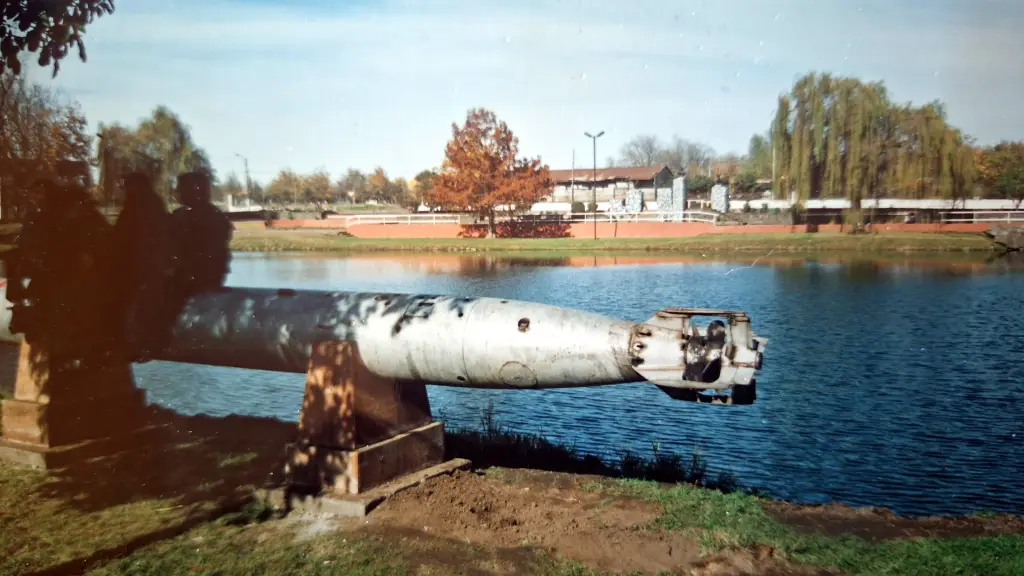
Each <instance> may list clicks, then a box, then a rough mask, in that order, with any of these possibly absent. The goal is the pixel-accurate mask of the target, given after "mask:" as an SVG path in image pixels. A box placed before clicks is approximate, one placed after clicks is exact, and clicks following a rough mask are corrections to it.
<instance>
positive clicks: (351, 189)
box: [335, 168, 369, 202]
mask: <svg viewBox="0 0 1024 576" xmlns="http://www.w3.org/2000/svg"><path fill="white" fill-rule="evenodd" d="M335 188H336V189H337V190H338V194H340V195H341V196H342V197H344V198H347V199H349V200H351V201H353V202H365V201H366V200H367V190H368V188H369V184H368V183H367V179H366V175H365V174H363V173H362V172H360V171H359V170H356V169H354V168H349V170H348V172H345V175H344V176H342V178H341V179H340V180H338V182H337V183H336V184H335Z"/></svg>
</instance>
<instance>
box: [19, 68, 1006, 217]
mask: <svg viewBox="0 0 1024 576" xmlns="http://www.w3.org/2000/svg"><path fill="white" fill-rule="evenodd" d="M0 114H2V117H3V119H4V121H3V122H2V123H0V166H2V167H3V173H2V178H0V186H2V187H3V193H4V195H5V198H4V202H5V206H9V204H8V202H9V197H10V194H11V191H12V190H17V189H18V188H20V187H23V186H25V185H27V183H28V182H29V181H30V180H31V179H34V178H37V177H39V176H42V175H47V174H56V173H59V172H60V171H61V169H62V166H63V164H67V163H68V162H69V161H70V162H71V163H75V162H77V163H79V164H81V165H86V166H88V167H89V168H90V169H91V171H90V173H88V174H85V175H84V177H85V179H86V180H88V186H89V188H90V189H91V190H92V191H93V192H94V194H95V195H96V196H97V198H98V199H99V200H100V201H101V203H102V204H104V205H110V204H113V203H114V201H115V199H116V198H117V183H118V179H119V178H120V176H121V175H122V174H125V173H127V172H132V171H136V172H143V173H145V174H147V175H149V176H150V178H151V180H152V182H153V183H154V187H155V189H156V191H157V193H158V194H160V195H161V197H163V198H164V199H165V201H167V202H168V203H174V198H173V186H174V181H175V178H176V176H177V174H179V173H182V172H187V171H194V170H202V171H207V172H208V173H209V174H210V176H211V180H212V182H213V183H214V194H215V199H222V198H223V196H224V195H226V194H231V195H232V196H234V197H244V196H246V195H248V196H249V197H250V198H251V199H252V201H253V202H255V203H262V204H283V205H295V204H308V203H321V202H327V203H341V202H356V203H361V202H367V201H371V200H372V201H377V202H380V203H387V204H400V205H403V206H406V207H410V208H413V207H416V206H418V205H419V204H420V203H422V202H427V201H431V200H432V201H433V203H434V204H435V205H438V206H440V205H452V200H453V199H455V198H458V199H460V201H462V200H466V199H467V198H476V200H477V202H478V203H479V200H480V198H483V197H489V195H493V194H498V195H500V196H502V197H504V198H506V199H509V198H511V199H516V200H518V201H519V202H520V203H521V202H523V201H525V199H526V198H527V197H528V196H530V195H532V194H533V192H530V193H529V194H526V193H525V192H523V190H525V189H528V188H531V187H533V186H534V184H536V182H537V181H540V180H542V178H541V179H540V180H537V179H536V178H535V179H533V180H531V178H533V177H532V176H531V177H530V178H526V177H524V176H523V175H524V174H527V173H528V172H529V170H533V171H534V172H537V171H540V170H541V169H542V168H543V170H546V169H547V166H545V165H543V164H542V163H540V161H539V159H538V160H536V162H535V163H534V164H530V165H531V166H533V168H530V169H529V170H528V169H527V167H526V164H523V162H527V164H529V162H534V161H527V160H523V159H521V158H519V157H518V156H517V155H516V154H517V153H518V140H517V139H516V137H515V135H514V134H513V133H512V131H511V130H510V129H509V128H508V126H507V125H505V124H504V123H502V122H500V121H499V120H498V119H497V118H496V117H495V115H494V113H493V112H491V111H488V110H485V109H482V108H479V109H474V110H471V111H470V113H469V114H468V115H467V119H466V124H464V125H463V126H461V127H458V126H455V125H453V130H454V131H453V141H452V142H457V143H459V144H458V146H457V147H456V148H454V149H453V148H451V146H452V145H453V144H452V143H449V147H448V148H447V149H446V151H445V162H446V163H447V164H446V166H448V168H445V167H444V166H442V167H441V168H440V169H431V170H423V171H421V172H420V173H419V174H417V175H416V177H415V178H413V179H410V180H406V179H404V178H401V177H391V176H389V175H388V173H387V172H386V171H385V170H384V169H383V168H381V167H378V168H376V169H375V170H373V171H372V172H366V173H364V172H361V171H359V170H355V169H349V170H347V171H346V172H344V173H341V174H337V175H336V176H334V177H332V175H331V174H330V173H329V172H328V171H327V170H326V169H324V168H320V169H317V170H314V171H313V172H312V173H309V174H299V173H297V172H295V171H293V170H290V169H284V170H281V171H280V172H279V173H278V174H277V175H276V176H275V177H274V178H273V179H271V180H270V181H269V182H266V183H262V182H257V181H254V180H251V179H246V180H245V181H243V179H242V178H240V177H239V175H238V174H236V173H234V172H232V173H229V174H227V176H226V177H224V178H220V177H219V175H218V174H217V171H216V170H215V169H214V167H213V166H212V165H211V162H210V160H209V155H208V154H207V152H206V150H205V149H204V148H203V147H202V146H200V145H199V143H197V142H196V141H195V140H194V138H193V136H192V134H191V130H190V129H189V126H188V125H187V124H186V123H185V122H184V121H183V120H182V119H181V118H180V117H179V116H177V115H176V114H175V113H174V112H173V111H171V110H169V109H168V108H167V107H165V106H157V107H156V108H154V110H153V111H152V112H151V113H150V114H149V115H148V116H147V117H145V118H142V119H140V120H139V121H138V122H137V123H136V124H135V125H124V124H118V123H115V124H109V125H100V126H99V130H98V134H96V135H93V134H90V131H89V129H88V123H87V121H86V118H85V115H84V114H83V113H82V111H81V109H80V107H79V106H78V104H77V103H76V102H74V101H73V100H69V99H66V98H63V97H62V96H61V95H60V94H59V93H58V92H56V91H54V90H51V89H49V88H46V87H43V86H40V85H36V84H31V83H29V82H28V81H27V80H26V79H25V78H24V77H23V76H21V75H19V74H17V73H15V71H14V70H12V69H11V68H10V67H8V68H6V69H5V71H4V72H2V73H0ZM467 139H468V140H467ZM468 141H473V142H476V144H474V145H473V146H475V147H469V148H467V146H468V144H467V142H468ZM453 154H454V155H455V156H453ZM460 155H461V156H460ZM456 156H460V157H456ZM487 162H491V163H494V162H497V163H498V164H499V165H500V167H501V170H500V171H498V172H495V170H497V168H494V166H492V165H491V164H487ZM473 163H477V164H479V165H478V166H477V167H476V168H474V170H475V173H476V174H478V176H477V177H476V178H477V180H478V182H477V183H476V184H470V183H468V182H461V183H459V182H458V181H457V179H456V180H453V178H454V177H453V176H451V175H450V174H451V173H453V172H452V170H454V168H453V167H457V166H460V165H465V166H470V165H473ZM659 163H664V164H667V165H668V166H669V168H670V169H671V170H672V171H673V172H674V173H676V174H680V173H684V172H685V173H686V174H687V187H688V189H689V190H691V191H693V192H698V193H699V192H703V191H706V190H707V189H709V188H710V186H711V185H712V184H713V182H714V181H715V180H718V179H723V180H726V181H728V182H729V183H730V184H731V186H732V187H733V189H734V190H736V191H738V192H756V191H759V190H763V189H770V190H772V192H773V194H774V196H775V197H776V198H783V199H784V198H788V197H789V195H790V193H791V192H792V193H795V194H796V196H797V198H798V199H799V200H801V201H803V200H807V199H809V198H819V197H829V198H835V197H843V198H848V199H851V200H855V201H856V200H859V199H863V198H872V197H896V198H947V199H960V198H967V197H974V196H982V197H992V198H1012V199H1015V200H1018V201H1021V200H1024V142H1002V143H999V144H996V145H992V146H986V147H980V146H976V145H975V143H974V141H973V139H972V138H971V137H969V136H968V135H966V134H964V133H963V132H962V131H960V130H959V129H957V128H955V127H953V126H951V125H950V124H949V123H948V121H947V119H946V111H945V108H944V106H943V105H942V103H941V102H929V103H927V104H925V105H923V106H913V105H910V104H895V103H893V102H892V101H891V100H890V99H889V97H888V95H887V92H886V89H885V86H884V84H883V83H881V82H873V83H864V82H861V81H859V80H857V79H853V78H842V77H833V76H831V75H828V74H815V73H812V74H808V75H806V76H804V77H803V78H801V79H799V80H798V81H797V82H796V83H795V84H794V86H793V88H792V89H791V90H790V91H789V92H787V93H785V94H783V95H781V96H780V97H779V100H778V106H777V111H776V114H775V118H774V119H773V121H772V123H771V125H770V126H769V129H768V130H767V131H766V132H765V133H762V134H755V135H753V136H752V137H751V139H750V142H749V147H748V150H747V152H746V153H745V154H743V155H728V154H725V155H722V154H716V153H715V151H714V150H713V149H712V148H711V147H710V146H707V145H706V144H703V143H700V142H695V141H690V140H686V139H683V138H681V137H679V136H673V137H672V139H671V140H669V141H668V142H662V141H661V140H659V139H658V138H657V137H656V136H652V135H639V136H637V137H635V138H633V139H632V140H630V141H628V142H627V143H626V144H625V145H623V147H622V148H621V150H620V152H619V157H618V158H617V159H615V158H609V159H608V160H607V161H606V163H605V164H606V165H607V166H640V165H650V164H659ZM93 171H94V172H95V173H97V174H98V178H97V179H96V181H95V182H93V181H92V172H93ZM488 171H490V172H488ZM466 173H469V172H466ZM499 173H501V174H504V176H501V177H499V176H498V174H499ZM446 174H448V175H446ZM486 174H491V175H490V176H487V175H486ZM773 175H774V176H775V177H774V179H773V178H772V177H773ZM459 178H463V177H462V176H460V177H459ZM503 178H506V180H503ZM537 178H540V177H537ZM463 179H464V178H463ZM441 183H443V184H444V185H443V186H442V187H441V190H443V191H444V193H440V192H435V188H436V187H437V186H438V185H439V184H441ZM473 187H476V188H477V189H476V190H473V191H470V188H473ZM524 187H525V188H524ZM531 189H532V188H531ZM540 195H541V196H542V195H543V194H542V193H541V194H540ZM484 204H488V202H484ZM484 216H485V217H487V218H489V217H490V216H489V215H488V214H484Z"/></svg>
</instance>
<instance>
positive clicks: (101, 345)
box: [8, 180, 118, 370]
mask: <svg viewBox="0 0 1024 576" xmlns="http://www.w3.org/2000/svg"><path fill="white" fill-rule="evenodd" d="M29 195H30V199H31V200H32V201H33V204H34V209H33V210H31V212H30V213H29V215H28V216H27V218H26V221H25V223H24V225H23V227H22V232H21V234H20V235H19V237H18V242H17V245H16V247H15V251H16V252H15V254H14V257H13V261H14V266H13V269H12V272H13V274H12V278H11V282H10V285H11V287H10V288H9V295H8V300H9V301H10V302H11V303H12V304H14V306H13V308H12V319H11V331H12V332H21V333H23V334H24V335H25V340H26V342H28V343H29V344H30V345H33V346H38V347H39V348H40V349H42V350H45V351H46V353H47V354H48V356H49V358H48V361H49V364H50V367H51V369H56V370H61V369H63V368H68V367H73V366H80V365H83V364H94V365H95V364H100V363H103V362H105V361H107V360H109V359H110V358H111V357H112V351H113V350H115V348H116V344H115V342H116V339H117V337H118V334H117V331H116V330H113V329H112V328H111V323H110V321H109V318H107V317H106V315H107V312H108V311H109V310H110V309H111V307H112V306H113V305H114V304H115V301H114V300H113V298H114V295H113V294H112V291H111V290H109V274H108V271H109V270H110V265H111V263H112V260H111V256H112V250H111V248H112V247H113V242H112V240H113V238H112V232H113V227H112V226H111V225H110V223H109V222H107V220H106V218H104V217H103V215H102V214H101V213H100V212H99V209H98V208H97V206H96V204H95V202H94V201H93V199H92V197H91V196H90V195H89V193H88V191H87V190H86V189H85V188H84V187H82V186H79V185H68V186H61V185H58V184H56V183H54V182H53V181H50V180H40V181H37V182H36V183H34V184H33V185H32V187H31V189H30V192H29Z"/></svg>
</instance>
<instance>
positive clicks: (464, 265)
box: [457, 256, 569, 276]
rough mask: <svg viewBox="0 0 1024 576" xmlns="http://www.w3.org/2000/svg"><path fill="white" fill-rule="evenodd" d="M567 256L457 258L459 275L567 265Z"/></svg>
mask: <svg viewBox="0 0 1024 576" xmlns="http://www.w3.org/2000/svg"><path fill="white" fill-rule="evenodd" d="M568 265H569V259H568V258H533V257H518V258H517V257H514V256H513V257H510V256H463V257H460V258H459V265H458V268H457V270H458V271H457V274H458V275H459V276H492V275H496V274H501V273H505V272H509V271H512V270H514V269H519V270H529V269H535V268H543V267H551V266H568Z"/></svg>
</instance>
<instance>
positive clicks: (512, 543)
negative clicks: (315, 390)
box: [306, 470, 1024, 576]
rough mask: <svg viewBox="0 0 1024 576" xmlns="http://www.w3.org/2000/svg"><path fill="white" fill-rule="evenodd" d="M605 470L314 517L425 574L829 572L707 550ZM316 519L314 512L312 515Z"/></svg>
mask: <svg viewBox="0 0 1024 576" xmlns="http://www.w3.org/2000/svg"><path fill="white" fill-rule="evenodd" d="M595 481H602V479H600V478H598V477H588V476H574V475H567V474H556V473H550V472H541V471H525V470H499V471H498V472H494V473H489V474H483V473H480V472H465V471H459V472H456V473H454V474H453V475H451V476H441V477H438V478H434V479H432V480H429V481H427V482H425V483H423V484H421V485H420V486H417V487H415V488H411V489H408V490H405V491H403V492H400V493H399V494H397V495H395V496H393V497H392V498H390V499H388V500H387V501H385V502H384V503H383V504H381V505H380V506H379V507H378V508H377V509H376V510H374V511H373V512H372V513H371V514H370V515H369V516H368V517H366V518H362V519H348V520H338V521H335V522H328V521H325V520H320V521H317V522H313V523H312V524H310V525H309V526H310V527H309V528H308V529H309V530H312V531H314V532H319V531H323V530H341V531H343V532H344V531H354V532H358V533H363V534H370V535H375V536H380V537H383V538H385V539H386V540H388V541H398V542H401V544H402V546H403V547H408V548H409V549H412V550H415V551H416V554H415V557H416V558H417V560H418V561H419V562H421V566H420V573H422V574H481V575H482V574H534V573H536V570H537V558H538V556H539V555H538V552H545V553H547V554H548V555H553V556H554V557H556V558H560V559H562V560H575V561H577V562H580V563H582V564H584V565H585V566H587V567H589V568H591V569H595V570H600V571H607V572H612V573H619V574H635V573H642V574H658V573H666V572H668V573H672V574H686V575H693V576H724V575H730V576H737V575H759V576H767V575H812V574H814V575H818V574H830V572H825V571H821V570H818V569H813V568H808V567H804V566H798V565H794V564H791V563H789V562H787V561H785V560H783V559H781V558H778V557H776V555H775V551H774V550H772V549H771V548H770V547H768V546H761V547H759V548H756V549H749V550H731V551H728V552H724V553H720V554H717V555H714V556H711V557H702V556H701V553H700V543H699V542H698V541H697V540H696V539H694V538H691V537H687V536H686V535H683V534H681V533H678V532H669V531H661V530H660V529H658V528H656V527H652V526H651V522H652V521H653V520H654V519H655V518H657V517H658V515H659V513H660V509H659V507H658V506H657V505H655V504H652V503H648V502H644V501H640V500H635V499H632V498H628V497H614V498H612V497H609V496H608V495H607V494H603V495H602V493H600V492H598V491H593V490H587V489H586V488H585V486H586V484H588V483H591V482H595ZM769 513H770V514H772V515H773V516H775V518H776V519H777V520H779V521H780V522H782V523H785V524H787V525H790V526H791V527H793V528H795V529H797V530H808V531H811V530H813V531H818V532H823V533H826V534H830V535H840V534H856V535H858V536H860V537H862V538H866V539H868V540H872V541H879V540H887V539H898V538H911V537H918V536H946V537H950V536H966V535H982V534H986V535H987V534H995V533H1005V532H1014V533H1019V532H1024V520H1022V519H1020V518H1002V517H1000V518H993V519H977V518H926V519H908V518H901V517H897V516H895V515H893V514H891V513H889V512H887V511H884V510H871V509H866V510H865V509H854V508H850V507H847V506H841V505H827V506H797V505H791V504H786V503H775V504H772V505H771V506H769ZM306 520H307V521H308V519H306Z"/></svg>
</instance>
